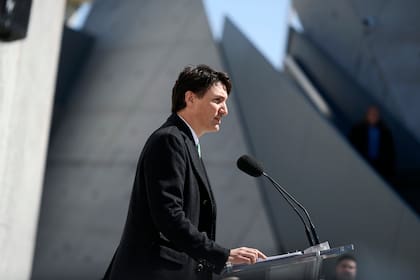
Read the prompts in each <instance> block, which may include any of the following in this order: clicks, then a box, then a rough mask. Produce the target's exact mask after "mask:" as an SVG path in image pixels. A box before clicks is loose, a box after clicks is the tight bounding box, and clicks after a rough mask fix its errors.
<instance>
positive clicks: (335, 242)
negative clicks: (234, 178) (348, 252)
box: [222, 21, 420, 280]
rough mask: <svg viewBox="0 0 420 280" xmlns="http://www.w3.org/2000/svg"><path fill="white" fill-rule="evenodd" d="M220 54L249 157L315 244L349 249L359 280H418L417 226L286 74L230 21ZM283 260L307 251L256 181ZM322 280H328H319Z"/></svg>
mask: <svg viewBox="0 0 420 280" xmlns="http://www.w3.org/2000/svg"><path fill="white" fill-rule="evenodd" d="M222 48H223V50H224V54H225V57H226V60H227V65H228V68H229V71H230V73H231V74H232V77H233V81H234V83H235V84H234V86H235V88H236V92H237V95H236V98H237V100H238V105H239V106H238V107H239V111H240V113H241V116H242V117H243V120H244V126H245V127H246V132H247V136H248V137H247V139H248V141H249V143H250V147H251V150H252V152H253V153H254V155H255V156H256V157H257V158H258V159H259V160H260V161H262V162H263V163H264V165H265V169H266V172H267V173H269V174H271V175H272V176H273V177H274V178H277V179H278V181H279V183H280V184H282V185H283V186H284V187H285V188H286V189H288V190H289V191H290V193H291V194H292V195H295V196H296V197H297V198H298V200H299V201H301V202H302V204H303V205H305V206H306V207H307V209H308V210H309V211H310V213H311V216H312V219H313V221H314V223H315V225H316V226H317V229H318V233H319V236H320V239H321V242H322V241H326V240H328V241H329V242H330V245H331V246H332V247H336V246H341V245H346V244H354V245H355V252H354V254H355V256H356V258H357V259H358V260H359V266H358V267H359V274H360V275H359V277H360V279H390V280H391V279H412V280H415V279H418V275H419V274H420V270H419V269H420V268H419V266H418V262H419V260H420V243H419V242H418V241H419V240H418V237H419V236H420V223H419V221H418V217H417V216H416V214H415V213H414V212H413V211H412V210H411V209H410V208H409V207H408V206H407V205H406V204H404V202H403V201H402V200H401V199H400V198H399V197H398V195H397V194H395V193H394V192H393V191H392V189H391V187H390V186H388V185H387V184H386V183H385V182H384V181H383V180H381V178H379V177H378V176H377V175H376V173H375V172H374V171H373V170H372V169H371V168H370V167H369V166H368V165H367V164H366V163H365V162H364V160H363V159H362V158H361V157H360V156H359V155H358V154H357V153H356V152H355V151H354V150H353V148H352V147H350V146H349V144H348V143H347V141H346V139H345V138H344V137H343V136H342V135H341V134H340V133H339V132H338V131H337V130H336V129H335V128H334V126H333V125H332V124H331V123H330V122H329V121H328V120H327V119H326V118H325V117H324V116H323V115H321V114H320V113H319V112H318V110H317V109H316V108H315V107H314V106H312V104H311V102H310V101H309V99H308V98H307V97H306V96H305V95H304V94H303V92H302V91H301V90H302V89H301V88H300V87H299V86H298V85H297V83H296V82H295V81H294V80H293V79H292V78H291V76H290V75H289V74H288V73H287V72H278V71H276V70H275V69H274V68H273V67H272V66H271V64H270V63H269V62H268V61H267V60H265V59H264V57H263V56H262V55H261V54H260V53H258V51H257V50H256V49H255V47H254V46H253V45H252V44H251V43H250V42H249V41H248V40H247V39H246V37H245V36H244V35H243V34H242V33H241V32H240V31H239V30H238V29H237V28H236V27H235V26H234V24H233V23H232V22H231V21H228V22H227V24H226V25H225V31H224V36H223V41H222ZM262 182H263V185H262V189H263V190H264V195H263V197H264V201H265V205H267V206H268V209H269V212H270V222H271V224H272V225H273V226H274V229H275V233H276V237H277V238H278V239H279V240H278V241H279V243H280V245H281V246H282V248H283V249H284V251H285V252H287V251H293V250H296V249H304V248H306V247H308V244H307V242H306V238H305V231H304V228H303V226H302V224H301V223H300V221H299V219H298V218H297V216H296V215H295V213H294V212H293V211H292V210H291V209H290V207H289V206H288V205H287V204H286V203H285V202H284V200H283V199H282V198H281V196H280V195H279V194H278V193H277V192H276V191H275V189H274V188H273V187H272V186H271V184H270V183H269V182H268V181H266V180H264V181H262ZM327 279H328V278H327Z"/></svg>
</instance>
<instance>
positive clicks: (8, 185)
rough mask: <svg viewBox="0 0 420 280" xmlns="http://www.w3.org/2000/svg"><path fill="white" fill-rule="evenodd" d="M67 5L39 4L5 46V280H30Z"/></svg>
mask: <svg viewBox="0 0 420 280" xmlns="http://www.w3.org/2000/svg"><path fill="white" fill-rule="evenodd" d="M64 5H65V1H64V0H59V1H57V0H42V1H41V0H35V1H32V9H31V15H30V22H29V27H28V33H27V37H26V38H25V39H23V40H20V41H15V42H8V43H6V42H1V43H0V131H1V137H0V279H29V276H30V271H31V266H32V256H33V251H34V250H33V249H34V245H35V234H36V226H37V221H38V210H39V206H40V200H41V193H42V181H43V175H44V166H45V159H46V153H47V145H48V134H49V127H50V118H51V107H52V103H53V99H54V98H53V96H54V85H55V75H56V69H57V63H58V53H59V48H60V39H61V30H62V22H63V16H64Z"/></svg>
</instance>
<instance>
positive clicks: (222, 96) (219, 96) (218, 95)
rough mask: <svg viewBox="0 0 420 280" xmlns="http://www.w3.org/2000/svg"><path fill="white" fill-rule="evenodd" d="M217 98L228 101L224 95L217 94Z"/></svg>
mask: <svg viewBox="0 0 420 280" xmlns="http://www.w3.org/2000/svg"><path fill="white" fill-rule="evenodd" d="M215 95H216V96H215V97H214V98H223V99H226V97H225V96H224V95H220V94H215Z"/></svg>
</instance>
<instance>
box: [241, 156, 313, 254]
mask: <svg viewBox="0 0 420 280" xmlns="http://www.w3.org/2000/svg"><path fill="white" fill-rule="evenodd" d="M237 166H238V168H239V169H240V170H241V171H243V172H245V173H246V174H248V175H250V176H253V177H260V176H261V175H262V176H264V177H266V178H267V179H268V180H269V181H270V182H271V183H272V185H273V186H274V187H275V189H276V190H277V191H278V192H279V193H280V194H281V196H282V197H283V198H284V199H285V200H286V202H287V203H288V204H289V205H290V207H292V209H293V211H295V212H296V214H297V215H298V216H299V219H300V220H301V221H302V223H303V225H304V227H305V232H306V237H307V238H308V241H309V244H310V246H314V245H317V244H320V242H319V237H318V234H317V233H316V230H315V226H314V224H313V223H312V220H311V217H310V216H309V213H308V211H307V210H306V208H305V207H303V205H302V204H301V203H300V202H298V201H297V200H296V199H295V198H294V197H293V196H292V195H291V194H289V193H288V192H287V191H286V190H285V189H284V188H283V187H282V186H281V185H280V184H279V183H277V182H276V181H275V180H274V179H273V178H272V177H271V176H270V175H268V174H267V173H266V172H264V168H263V166H262V164H261V163H259V162H258V161H256V160H255V159H253V158H252V157H250V156H248V155H243V156H241V157H240V158H239V159H238V161H237ZM296 205H297V207H299V208H300V209H301V210H302V211H303V212H304V214H305V216H306V219H307V222H306V221H305V219H304V217H303V215H302V213H301V212H300V211H299V210H298V209H297V208H296ZM307 223H309V227H308V224H307ZM309 228H310V229H309Z"/></svg>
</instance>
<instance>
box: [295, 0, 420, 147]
mask: <svg viewBox="0 0 420 280" xmlns="http://www.w3.org/2000/svg"><path fill="white" fill-rule="evenodd" d="M293 5H294V7H295V8H296V10H297V12H298V14H299V18H300V19H301V21H302V24H303V27H304V29H305V33H306V34H307V35H308V36H309V37H310V38H311V39H312V40H313V41H314V42H316V43H317V44H318V45H319V46H320V47H321V48H322V49H323V50H324V51H325V52H326V53H328V55H330V56H331V57H332V58H333V59H334V60H335V61H336V62H337V63H338V64H339V65H341V66H342V67H343V68H344V69H345V70H346V71H347V73H349V74H350V75H351V76H352V78H354V79H356V80H357V81H358V82H359V83H360V84H361V85H362V86H363V87H364V88H365V89H367V90H368V91H369V92H370V93H372V95H373V97H374V98H375V100H376V102H378V103H380V104H382V105H383V106H385V107H386V108H387V109H388V110H389V111H390V112H391V113H393V115H394V116H396V117H397V118H398V119H399V120H400V121H401V122H402V123H404V124H405V125H406V126H407V127H408V128H409V129H410V130H411V132H412V133H413V134H415V135H416V136H417V139H418V140H419V139H420V122H419V121H418V120H419V119H420V111H419V110H418V106H419V104H420V96H419V94H417V92H418V91H419V89H420V81H419V79H418V73H419V69H420V57H419V48H418V46H419V44H420V37H419V35H418V29H419V21H418V13H417V11H418V10H419V9H420V2H419V1H417V0H405V1H398V0H386V1H383V0H372V1H363V0H344V1H335V0H325V1H323V4H322V5H314V3H313V1H310V0H293Z"/></svg>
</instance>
